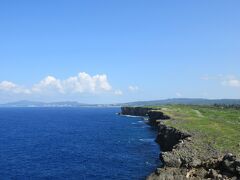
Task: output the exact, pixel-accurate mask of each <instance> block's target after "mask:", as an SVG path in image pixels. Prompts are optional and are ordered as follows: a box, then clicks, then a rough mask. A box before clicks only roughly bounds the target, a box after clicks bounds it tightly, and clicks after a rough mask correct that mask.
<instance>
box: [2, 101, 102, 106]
mask: <svg viewBox="0 0 240 180" xmlns="http://www.w3.org/2000/svg"><path fill="white" fill-rule="evenodd" d="M83 106H99V105H95V104H84V103H79V102H75V101H64V102H51V103H45V102H36V101H17V102H11V103H6V104H0V107H83Z"/></svg>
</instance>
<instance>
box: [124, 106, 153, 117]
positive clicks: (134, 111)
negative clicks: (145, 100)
mask: <svg viewBox="0 0 240 180" xmlns="http://www.w3.org/2000/svg"><path fill="white" fill-rule="evenodd" d="M150 110H152V108H144V107H122V108H121V111H122V112H121V114H122V115H130V116H147V115H148V112H149V111H150Z"/></svg>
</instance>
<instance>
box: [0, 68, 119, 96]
mask: <svg viewBox="0 0 240 180" xmlns="http://www.w3.org/2000/svg"><path fill="white" fill-rule="evenodd" d="M0 91H4V92H9V93H24V94H48V93H60V94H67V93H103V92H109V91H112V86H111V85H110V83H109V82H108V78H107V75H105V74H102V75H95V76H91V75H89V74H87V73H85V72H81V73H79V74H78V75H77V76H73V77H69V78H67V79H62V80H61V79H57V78H56V77H54V76H47V77H45V78H44V79H43V80H41V81H40V82H39V83H36V84H34V85H33V86H31V87H29V88H24V87H23V86H19V85H16V84H14V83H13V82H10V81H2V82H0ZM116 92H117V93H115V94H118V95H119V94H120V90H118V91H116Z"/></svg>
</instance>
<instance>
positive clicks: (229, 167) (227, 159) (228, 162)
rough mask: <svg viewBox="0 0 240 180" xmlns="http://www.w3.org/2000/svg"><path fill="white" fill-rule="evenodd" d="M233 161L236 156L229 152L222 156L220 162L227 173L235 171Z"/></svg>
mask: <svg viewBox="0 0 240 180" xmlns="http://www.w3.org/2000/svg"><path fill="white" fill-rule="evenodd" d="M235 161H236V156H234V155H233V154H230V153H228V154H226V155H225V156H224V157H223V161H222V164H221V168H222V170H223V171H225V172H227V173H235V170H236V164H235Z"/></svg>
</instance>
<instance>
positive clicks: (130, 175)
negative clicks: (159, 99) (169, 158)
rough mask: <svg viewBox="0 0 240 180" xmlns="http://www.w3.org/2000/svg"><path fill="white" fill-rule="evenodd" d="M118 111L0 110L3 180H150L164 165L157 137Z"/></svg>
mask: <svg viewBox="0 0 240 180" xmlns="http://www.w3.org/2000/svg"><path fill="white" fill-rule="evenodd" d="M118 112H120V109H119V108H0V179H3V180H8V179H11V180H18V179H19V180H22V179H23V180H25V179H26V180H28V179H30V180H31V179H53V180H58V179H68V180H108V179H109V180H110V179H113V180H115V179H117V180H125V179H126V180H138V179H140V180H141V179H145V177H146V176H147V175H149V174H150V173H151V172H153V171H154V169H155V168H156V167H157V166H158V165H159V163H160V162H159V160H158V155H159V146H158V145H157V144H156V143H155V142H154V139H155V137H156V132H155V130H154V129H153V128H152V127H150V126H148V125H147V124H145V123H144V120H143V119H142V118H132V117H124V116H119V115H117V114H116V113H118Z"/></svg>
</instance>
